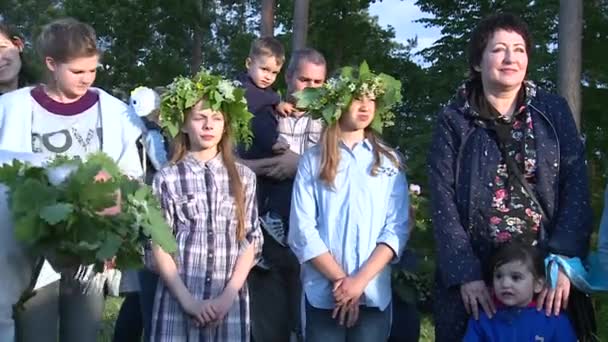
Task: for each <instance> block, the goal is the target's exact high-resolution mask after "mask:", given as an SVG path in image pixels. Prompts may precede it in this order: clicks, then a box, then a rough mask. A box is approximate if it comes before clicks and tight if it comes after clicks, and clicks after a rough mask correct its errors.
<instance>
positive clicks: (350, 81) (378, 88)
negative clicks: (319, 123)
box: [294, 61, 401, 133]
mask: <svg viewBox="0 0 608 342" xmlns="http://www.w3.org/2000/svg"><path fill="white" fill-rule="evenodd" d="M294 96H295V97H296V99H297V104H296V106H297V107H298V108H300V109H302V110H305V111H306V112H308V113H309V114H310V115H311V116H312V117H313V118H321V119H323V121H325V123H326V124H328V125H331V124H333V123H335V122H337V121H338V119H340V117H341V116H342V113H344V112H345V111H347V110H348V106H350V103H351V102H352V100H353V99H355V98H358V97H362V96H373V97H374V98H375V99H376V114H375V116H374V120H373V121H372V123H371V127H372V129H374V130H375V131H377V132H379V133H382V128H383V127H388V126H392V125H394V121H393V119H394V118H395V114H394V113H393V112H392V109H393V108H394V107H395V106H396V105H397V104H399V103H400V102H401V82H400V81H398V80H396V79H395V78H393V77H392V76H390V75H387V74H383V73H381V74H378V75H376V74H374V73H373V72H372V71H370V69H369V66H368V65H367V62H365V61H364V62H363V63H361V65H360V66H359V68H358V69H354V68H352V67H343V68H341V69H340V70H339V74H338V75H337V76H335V77H332V78H330V79H329V80H328V81H327V82H326V83H325V84H324V85H323V86H322V87H320V88H306V89H304V90H302V91H299V92H297V93H295V94H294Z"/></svg>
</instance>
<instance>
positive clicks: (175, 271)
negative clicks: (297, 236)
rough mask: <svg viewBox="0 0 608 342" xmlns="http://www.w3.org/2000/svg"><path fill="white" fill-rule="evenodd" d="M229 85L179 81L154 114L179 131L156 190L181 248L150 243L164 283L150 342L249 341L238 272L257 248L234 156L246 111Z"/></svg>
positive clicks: (250, 203) (250, 190) (251, 205)
mask: <svg viewBox="0 0 608 342" xmlns="http://www.w3.org/2000/svg"><path fill="white" fill-rule="evenodd" d="M178 82H182V85H183V83H186V84H187V85H186V86H185V87H182V86H179V83H178ZM226 82H227V81H225V80H222V79H221V78H219V77H216V76H213V75H210V74H207V73H206V72H204V71H203V72H201V73H199V74H197V75H196V76H195V77H194V79H192V80H189V79H184V78H181V79H178V80H176V83H178V84H176V86H174V87H169V89H170V90H169V93H168V94H166V95H165V96H163V103H162V104H161V121H162V122H163V123H165V124H167V125H168V126H169V128H171V125H172V124H173V127H179V133H177V135H176V137H175V139H174V153H173V158H172V162H171V164H170V165H169V166H167V167H165V168H163V169H161V171H160V172H159V173H158V174H157V175H156V177H155V179H154V182H153V187H154V190H155V192H156V194H157V195H158V197H159V199H160V202H161V207H162V209H163V211H164V214H165V219H166V220H167V221H168V223H169V224H170V226H171V227H173V231H174V234H175V236H176V239H177V242H178V252H177V253H176V254H175V255H169V254H167V253H166V252H164V251H163V250H162V249H161V248H160V247H158V246H153V248H152V255H153V259H154V263H155V267H156V269H157V270H158V272H159V274H160V277H161V280H162V281H160V282H159V284H158V287H157V290H156V296H155V300H154V314H153V321H152V331H151V340H152V341H249V336H250V323H249V322H250V319H249V295H248V291H247V286H246V285H245V279H246V278H247V275H248V274H249V270H250V269H251V267H252V266H253V265H254V264H255V262H256V259H257V258H258V256H259V254H260V251H261V247H262V234H261V231H260V228H259V226H258V220H257V204H256V200H255V192H256V191H255V186H256V185H255V181H256V178H255V175H254V173H253V172H252V171H251V170H249V169H248V168H246V167H245V166H243V165H241V164H239V163H237V162H235V158H234V155H233V153H232V151H233V147H232V142H231V140H232V138H233V137H235V138H237V140H238V139H240V138H243V137H245V138H246V137H248V136H250V133H249V132H248V131H247V130H248V128H247V127H248V125H247V124H248V121H249V118H250V114H249V113H248V112H247V110H246V107H245V108H244V110H243V109H242V108H241V104H243V102H241V101H240V99H239V95H240V93H239V90H238V89H237V88H232V87H227V86H226ZM218 85H219V86H218ZM218 94H219V96H218ZM210 95H211V96H210ZM210 98H211V99H213V100H212V101H209V100H208V99H210ZM197 100H198V101H197ZM190 103H195V104H194V106H192V105H191V107H186V106H187V105H188V104H190ZM244 106H246V104H244ZM211 108H218V109H219V110H213V109H211Z"/></svg>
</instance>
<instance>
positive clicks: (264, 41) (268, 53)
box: [249, 37, 285, 65]
mask: <svg viewBox="0 0 608 342" xmlns="http://www.w3.org/2000/svg"><path fill="white" fill-rule="evenodd" d="M259 57H274V58H276V59H277V64H279V65H283V63H285V49H284V48H283V45H282V44H281V42H279V41H278V40H277V39H275V38H272V37H262V38H258V39H256V40H254V41H253V42H252V43H251V47H250V48H249V58H251V59H255V58H259Z"/></svg>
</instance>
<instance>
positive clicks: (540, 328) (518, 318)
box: [463, 307, 577, 342]
mask: <svg viewBox="0 0 608 342" xmlns="http://www.w3.org/2000/svg"><path fill="white" fill-rule="evenodd" d="M576 340H577V339H576V334H575V333H574V329H573V328H572V324H571V323H570V320H569V319H568V317H567V316H566V314H564V313H561V314H560V315H559V316H549V317H547V316H546V315H545V312H544V311H537V310H536V308H535V307H527V308H507V307H505V308H501V309H498V311H497V312H496V315H495V316H494V317H492V318H491V319H490V318H488V316H487V315H486V314H485V313H484V312H482V313H481V314H480V317H479V320H478V321H477V320H475V319H473V318H471V319H470V320H469V326H468V327H467V332H466V334H465V336H464V339H463V341H464V342H576Z"/></svg>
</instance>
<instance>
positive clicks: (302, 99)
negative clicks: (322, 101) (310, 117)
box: [294, 88, 320, 109]
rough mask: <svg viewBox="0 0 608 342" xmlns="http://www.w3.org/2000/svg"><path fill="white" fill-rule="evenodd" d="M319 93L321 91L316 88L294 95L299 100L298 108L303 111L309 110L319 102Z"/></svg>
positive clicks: (306, 89)
mask: <svg viewBox="0 0 608 342" xmlns="http://www.w3.org/2000/svg"><path fill="white" fill-rule="evenodd" d="M319 92H320V90H318V89H315V88H305V89H304V90H301V91H298V92H296V93H295V94H294V97H295V98H297V99H298V101H297V103H296V107H298V108H301V109H306V108H309V107H310V106H311V105H313V104H314V103H316V102H317V101H318V99H319Z"/></svg>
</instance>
